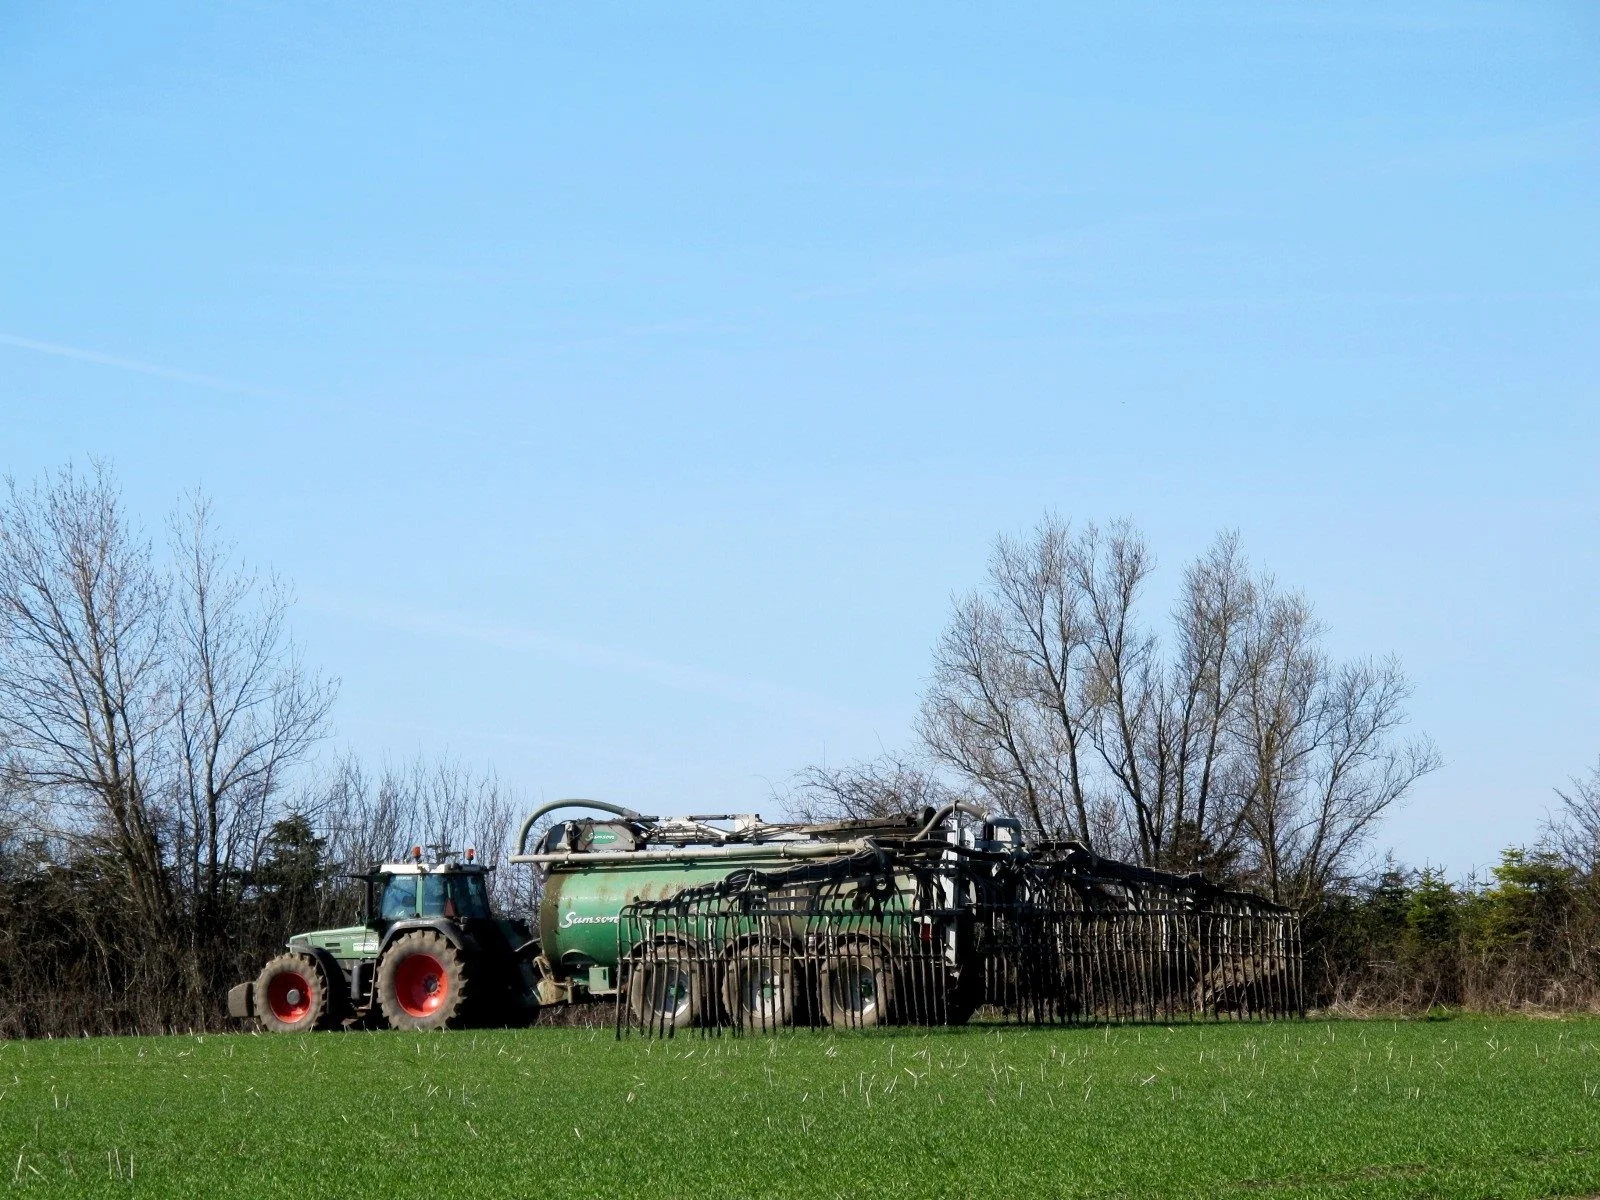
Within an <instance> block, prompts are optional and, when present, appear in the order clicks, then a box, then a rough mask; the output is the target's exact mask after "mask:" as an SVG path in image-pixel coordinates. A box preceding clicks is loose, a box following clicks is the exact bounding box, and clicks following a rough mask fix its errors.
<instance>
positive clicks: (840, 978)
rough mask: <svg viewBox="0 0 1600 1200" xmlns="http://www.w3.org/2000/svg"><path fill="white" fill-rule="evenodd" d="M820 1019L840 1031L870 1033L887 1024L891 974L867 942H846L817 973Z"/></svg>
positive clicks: (892, 981) (890, 995)
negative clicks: (863, 1030)
mask: <svg viewBox="0 0 1600 1200" xmlns="http://www.w3.org/2000/svg"><path fill="white" fill-rule="evenodd" d="M817 984H818V989H817V990H818V992H819V993H820V994H819V997H818V999H819V1000H820V1001H821V1008H822V1019H823V1020H824V1021H825V1022H827V1023H828V1024H829V1025H832V1026H835V1027H837V1028H840V1029H870V1028H872V1027H873V1026H875V1025H885V1024H887V1023H888V1021H889V1009H890V1007H891V1006H892V1005H893V1004H894V972H893V971H891V970H890V969H889V966H888V963H887V962H886V961H885V960H884V956H883V953H882V951H880V950H879V949H878V947H877V946H874V945H873V944H872V943H870V942H845V943H843V944H841V945H840V946H838V947H837V948H836V949H835V950H834V951H833V952H832V953H830V954H828V955H827V956H826V957H825V958H824V959H823V960H822V968H821V970H819V971H818V973H817Z"/></svg>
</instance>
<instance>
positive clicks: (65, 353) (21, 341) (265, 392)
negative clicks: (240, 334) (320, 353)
mask: <svg viewBox="0 0 1600 1200" xmlns="http://www.w3.org/2000/svg"><path fill="white" fill-rule="evenodd" d="M0 346H14V347H16V348H17V349H18V350H32V351H33V352H34V353H35V354H49V355H52V356H54V357H56V358H70V359H72V360H74V361H76V362H86V363H94V364H95V365H96V366H101V367H113V368H115V369H116V370H118V371H132V372H133V373H134V374H136V375H153V376H154V377H155V378H157V379H171V380H175V381H176V382H178V383H188V384H192V385H194V386H195V387H203V388H211V389H212V390H213V391H218V392H233V393H235V394H237V395H241V396H259V397H261V398H263V399H267V400H288V399H291V397H289V396H286V395H285V394H284V393H282V392H274V391H272V390H270V389H268V388H260V387H255V386H254V385H252V384H248V383H237V382H235V381H234V380H232V379H218V378H217V377H216V376H215V375H200V374H197V373H196V372H194V371H181V370H178V369H177V368H176V367H163V366H160V365H158V364H156V363H147V362H141V361H139V360H138V359H136V358H121V357H118V356H117V355H115V354H101V353H100V352H99V351H98V350H85V349H83V348H82V347H80V346H63V345H61V344H60V343H59V342H41V341H36V340H35V339H33V338H25V337H18V336H17V335H16V334H14V333H0Z"/></svg>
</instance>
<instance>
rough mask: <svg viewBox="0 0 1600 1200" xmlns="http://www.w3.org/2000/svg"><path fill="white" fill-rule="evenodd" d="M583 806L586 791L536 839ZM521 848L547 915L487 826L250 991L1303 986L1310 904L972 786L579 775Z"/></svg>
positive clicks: (293, 1006)
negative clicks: (761, 801) (531, 913)
mask: <svg viewBox="0 0 1600 1200" xmlns="http://www.w3.org/2000/svg"><path fill="white" fill-rule="evenodd" d="M568 810H573V811H576V812H586V814H587V815H574V816H569V817H567V818H565V819H561V820H555V821H552V822H551V823H550V824H548V826H547V827H546V828H545V829H544V831H543V833H542V834H541V835H540V836H539V837H538V840H537V842H536V843H535V844H534V845H533V847H532V848H531V849H530V847H529V845H528V843H529V840H530V838H531V837H532V836H533V834H534V831H535V830H536V829H537V828H538V827H539V826H540V824H541V822H542V821H544V820H545V819H546V818H549V817H551V816H552V814H554V813H557V812H566V811H568ZM510 861H511V863H513V864H518V865H526V866H529V867H531V868H532V869H533V870H534V872H535V873H536V880H537V882H538V884H539V887H538V889H537V890H538V893H539V895H540V901H539V906H538V911H537V914H536V916H535V920H534V921H533V923H532V925H531V926H530V925H528V924H524V923H522V922H521V921H518V920H515V919H512V918H508V917H503V916H499V915H496V914H494V913H493V912H492V911H490V908H489V905H488V895H487V889H486V888H485V887H484V874H483V873H484V872H485V871H486V870H487V868H485V867H483V866H481V865H478V864H476V863H474V862H472V861H471V859H470V852H469V858H468V859H467V861H464V862H456V861H450V860H449V859H448V858H446V859H445V861H439V862H424V861H423V857H422V853H421V850H420V848H419V849H417V850H416V851H414V852H413V855H412V858H411V860H410V861H408V862H401V863H390V864H385V865H383V866H379V867H375V868H373V870H372V871H370V872H368V873H366V874H363V875H361V876H358V878H359V879H361V880H362V881H364V882H365V884H366V888H367V907H366V918H365V920H364V921H363V923H362V924H361V925H359V926H353V927H350V928H347V929H338V930H323V931H316V932H312V933H303V934H296V935H295V936H294V937H292V938H290V940H289V945H288V950H287V953H285V954H283V955H280V956H278V957H277V958H275V959H273V960H272V962H270V963H269V964H268V965H267V967H266V969H265V970H263V972H262V973H261V975H260V976H259V977H258V978H257V979H256V980H255V981H254V982H253V983H246V984H241V985H239V986H238V987H236V988H235V989H233V992H232V993H230V998H229V1001H230V1002H229V1008H230V1012H232V1013H233V1014H234V1015H236V1016H240V1017H249V1016H254V1017H255V1018H256V1019H257V1020H258V1021H260V1023H261V1024H262V1025H263V1026H264V1027H265V1028H268V1029H275V1030H286V1031H293V1030H300V1029H311V1028H329V1027H333V1026H335V1025H337V1024H340V1023H343V1022H347V1021H367V1022H371V1023H377V1022H380V1021H381V1022H385V1023H387V1024H389V1025H392V1026H397V1027H400V1028H407V1029H431V1028H444V1027H448V1026H453V1025H458V1024H462V1023H466V1022H472V1021H493V1022H514V1021H520V1020H526V1019H532V1018H533V1016H534V1015H535V1014H536V1013H537V1012H538V1011H539V1010H541V1009H550V1008H554V1007H558V1006H564V1005H574V1004H594V1003H597V1002H599V1003H609V1004H611V1006H612V1007H611V1010H610V1011H611V1014H612V1015H613V1016H614V1019H615V1024H616V1029H617V1032H618V1034H619V1035H621V1034H625V1033H629V1032H640V1033H646V1034H655V1035H671V1034H673V1033H676V1032H678V1031H681V1030H684V1029H688V1028H691V1027H699V1028H702V1029H707V1030H719V1029H721V1030H730V1031H734V1032H740V1031H752V1030H755V1031H760V1030H769V1029H779V1028H783V1027H786V1026H794V1025H809V1026H832V1027H869V1026H874V1025H879V1024H884V1023H898V1024H919V1025H928V1024H955V1023H962V1022H965V1021H967V1020H969V1019H973V1018H977V1019H980V1020H999V1021H1013V1022H1027V1023H1067V1022H1094V1021H1108V1020H1172V1019H1180V1018H1186V1017H1188V1018H1208V1017H1209V1018H1235V1019H1239V1018H1253V1019H1261V1018H1268V1017H1278V1016H1288V1015H1294V1014H1297V1013H1300V1012H1301V1011H1302V1000H1301V983H1300V944H1299V928H1298V923H1297V921H1296V919H1295V916H1294V914H1292V913H1291V912H1289V911H1287V910H1285V909H1282V908H1280V907H1278V906H1276V905H1274V904H1271V903H1270V902H1268V901H1266V900H1264V899H1262V898H1261V897H1259V896H1255V895H1252V894H1249V893H1245V892H1237V891H1229V890H1226V889H1223V888H1219V887H1216V886H1214V885H1212V884H1210V883H1208V882H1207V881H1205V880H1204V879H1202V878H1201V877H1200V876H1198V875H1175V874H1170V873H1166V872H1161V871H1153V870H1148V869H1145V868H1141V867H1136V866H1132V865H1130V864H1127V863H1121V862H1116V861H1114V860H1111V859H1106V858H1102V857H1100V856H1098V855H1096V854H1094V853H1092V852H1091V851H1090V850H1089V849H1087V848H1086V847H1085V846H1083V845H1081V844H1080V843H1077V842H1073V841H1033V842H1029V841H1027V840H1026V839H1025V837H1024V835H1023V829H1022V825H1021V823H1020V822H1019V821H1017V820H1016V819H1014V818H1012V817H1009V816H1006V815H1003V814H997V813H991V812H986V811H984V810H982V809H979V808H976V807H974V806H971V805H966V804H951V805H947V806H945V807H944V808H941V809H938V810H931V809H930V810H926V811H924V812H921V813H917V814H901V815H896V816H888V817H882V818H874V819H868V820H850V821H833V822H812V823H794V822H766V821H762V820H761V819H760V818H759V817H757V816H750V815H706V816H689V817H675V818H662V817H652V816H646V815H643V814H641V813H638V812H635V811H633V810H631V809H627V808H622V807H618V806H616V805H612V804H607V803H603V802H600V801H593V800H563V801H557V802H555V803H553V804H548V805H545V806H544V807H543V808H540V809H538V810H537V811H536V812H534V813H532V814H530V815H529V817H528V818H527V820H525V821H524V822H523V824H522V828H521V830H520V832H519V835H518V839H517V847H516V852H515V853H513V854H512V855H511V856H510Z"/></svg>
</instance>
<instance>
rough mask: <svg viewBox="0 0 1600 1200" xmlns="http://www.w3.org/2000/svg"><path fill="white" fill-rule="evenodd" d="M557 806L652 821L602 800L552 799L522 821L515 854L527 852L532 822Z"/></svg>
mask: <svg viewBox="0 0 1600 1200" xmlns="http://www.w3.org/2000/svg"><path fill="white" fill-rule="evenodd" d="M558 808H592V809H594V810H596V811H597V812H608V813H612V814H613V815H615V816H619V817H621V818H622V819H623V820H624V821H654V820H655V819H656V818H654V817H646V816H644V815H642V814H640V813H636V812H634V811H633V809H631V808H623V807H622V806H621V805H620V804H608V803H606V802H605V801H604V800H578V799H573V800H552V801H551V802H550V803H549V804H546V805H544V806H543V807H542V808H536V809H534V811H533V812H532V813H531V814H530V815H529V817H528V819H527V820H526V821H524V822H523V823H522V828H521V829H520V830H518V831H517V854H518V855H519V856H520V855H523V854H526V853H527V852H528V834H529V833H531V832H532V831H533V826H534V824H535V823H536V822H537V821H538V820H539V818H540V817H542V816H544V815H545V814H546V813H553V812H555V811H556V809H558Z"/></svg>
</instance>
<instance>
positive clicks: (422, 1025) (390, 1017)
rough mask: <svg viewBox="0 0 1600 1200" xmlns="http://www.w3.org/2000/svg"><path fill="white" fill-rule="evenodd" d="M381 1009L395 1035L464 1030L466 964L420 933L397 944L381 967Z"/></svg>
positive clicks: (443, 942) (451, 950) (449, 948)
mask: <svg viewBox="0 0 1600 1200" xmlns="http://www.w3.org/2000/svg"><path fill="white" fill-rule="evenodd" d="M377 987H378V1005H379V1007H380V1008H382V1009H383V1015H384V1018H385V1019H386V1020H387V1021H388V1022H389V1026H390V1028H391V1029H409V1030H415V1031H419V1032H420V1031H426V1030H431V1029H450V1028H452V1027H455V1026H458V1025H460V1024H462V1022H463V1020H464V1019H465V1017H466V1014H467V1007H468V1000H469V998H470V993H471V981H470V979H469V978H468V972H467V962H466V958H465V957H464V956H463V955H462V953H461V951H460V950H458V949H456V948H455V947H454V946H452V945H451V944H450V943H449V942H448V941H446V940H445V939H444V938H443V937H441V936H439V935H438V934H437V933H433V932H431V931H429V930H425V929H419V930H417V931H416V932H415V933H408V934H405V935H404V936H402V937H400V938H397V939H396V940H395V943H394V945H392V946H390V947H389V952H388V953H387V954H385V955H384V956H383V961H382V962H381V963H379V964H378V985H377Z"/></svg>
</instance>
